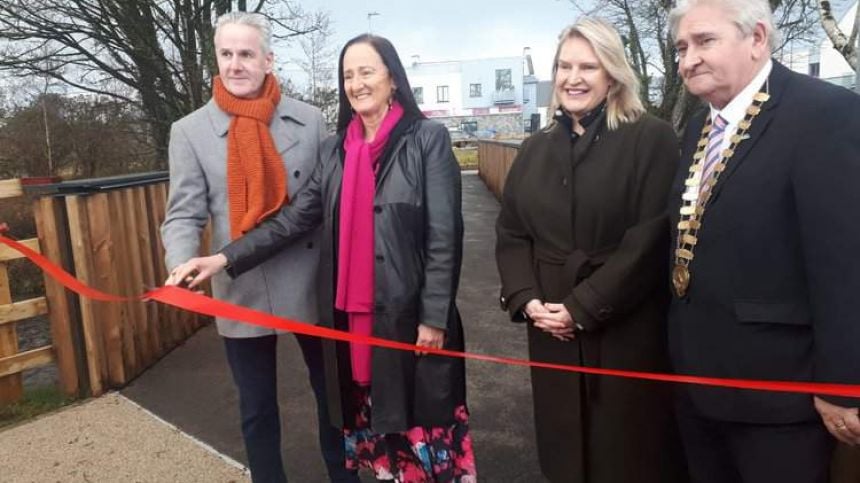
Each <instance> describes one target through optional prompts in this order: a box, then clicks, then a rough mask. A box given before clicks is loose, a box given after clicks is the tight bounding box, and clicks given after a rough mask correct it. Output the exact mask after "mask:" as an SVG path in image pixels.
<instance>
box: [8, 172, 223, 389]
mask: <svg viewBox="0 0 860 483" xmlns="http://www.w3.org/2000/svg"><path fill="white" fill-rule="evenodd" d="M35 191H38V193H37V196H36V198H35V199H34V201H33V208H34V213H35V216H36V226H37V231H38V244H37V243H36V241H35V240H31V241H28V243H29V244H30V245H31V246H34V247H37V248H40V250H41V251H42V253H43V254H44V255H46V256H47V257H48V258H49V259H51V260H52V261H53V262H54V263H56V264H58V265H60V266H62V267H63V268H65V269H66V270H67V271H69V272H72V273H74V274H75V276H76V277H77V278H78V279H79V280H81V281H82V282H84V283H86V284H87V285H89V286H91V287H94V288H97V289H99V290H102V291H105V292H108V293H112V294H117V295H126V296H133V295H138V294H140V293H142V292H144V291H145V290H146V289H148V288H152V287H156V286H158V285H160V284H161V283H162V282H163V281H164V279H165V278H166V277H167V273H166V269H165V268H164V264H163V260H164V252H163V249H162V245H161V239H160V233H159V226H160V225H161V222H162V221H163V220H164V214H165V205H166V201H167V182H166V174H163V173H157V174H155V175H145V176H133V177H120V178H105V179H101V180H84V181H77V182H70V183H60V184H57V185H51V186H47V187H42V188H40V189H38V190H35ZM205 245H206V242H205V240H204V246H205ZM0 260H2V258H0ZM0 275H2V273H0ZM0 279H2V277H0ZM45 285H46V302H47V304H46V305H47V307H48V308H49V310H48V312H49V313H50V314H51V324H52V337H53V344H52V346H50V347H47V348H44V349H43V352H41V353H40V354H42V357H41V358H39V359H38V362H40V363H48V362H51V361H52V360H56V362H57V363H58V367H59V368H60V371H59V372H60V382H61V385H62V389H63V391H64V392H65V393H66V394H69V395H78V394H81V393H90V394H92V395H100V394H102V393H104V392H105V391H106V390H108V389H110V388H115V387H120V386H123V385H125V384H126V383H128V382H129V381H130V380H131V379H133V378H134V377H135V376H137V375H138V374H140V373H141V372H143V370H145V369H146V368H147V367H149V366H150V365H152V364H153V363H154V362H156V361H157V360H158V359H159V358H160V357H161V356H163V355H164V354H165V353H166V352H168V351H170V350H171V349H172V348H174V347H175V346H176V345H178V344H179V343H181V342H182V341H184V340H185V339H186V338H188V336H190V335H191V334H192V333H194V331H195V330H197V329H198V328H199V327H200V326H201V325H203V324H204V323H205V322H206V319H205V318H203V317H197V316H195V315H193V314H190V313H187V312H184V311H180V310H178V309H174V308H171V307H166V306H163V305H158V304H155V303H143V302H138V301H129V302H123V303H115V302H97V301H94V300H91V299H87V298H83V297H77V296H74V295H71V294H70V293H67V292H66V291H65V289H64V288H63V287H61V286H59V285H58V284H56V283H55V282H54V281H53V280H50V279H48V278H46V280H45ZM0 297H2V293H0ZM3 302H4V301H3V300H2V299H0V303H3ZM42 306H45V302H44V301H43V302H42ZM0 313H2V312H0ZM0 320H3V319H0ZM0 327H2V326H0ZM7 338H8V337H7ZM13 338H14V337H13ZM2 340H3V339H2V335H0V341H2ZM0 348H2V346H0ZM5 350H6V351H7V352H10V351H11V350H12V345H11V344H7V347H6V349H5ZM15 350H17V348H15ZM30 352H33V351H30ZM26 354H29V353H25V354H21V355H17V356H14V357H16V358H18V359H20V360H28V361H29V360H33V359H36V356H35V355H31V356H27V355H26ZM0 355H3V353H2V352H0ZM49 355H52V356H51V357H49ZM7 359H8V358H4V359H0V375H4V373H3V371H2V369H3V368H4V367H7V372H8V373H10V374H18V373H20V372H21V370H23V369H26V368H29V367H34V366H35V365H36V362H32V363H30V364H29V365H27V366H26V367H24V366H23V365H22V364H21V363H20V362H19V363H17V365H14V366H12V364H11V363H13V362H15V361H14V360H10V361H7V364H4V363H3V361H6V360H7ZM61 359H62V360H63V363H62V364H61V363H60V362H61ZM6 375H7V377H8V374H6ZM11 377H17V381H18V382H17V384H18V385H19V386H20V375H19V374H18V375H17V376H11ZM17 394H18V395H19V396H20V390H18V393H17ZM14 395H15V394H12V396H14ZM12 399H14V397H13V398H12Z"/></svg>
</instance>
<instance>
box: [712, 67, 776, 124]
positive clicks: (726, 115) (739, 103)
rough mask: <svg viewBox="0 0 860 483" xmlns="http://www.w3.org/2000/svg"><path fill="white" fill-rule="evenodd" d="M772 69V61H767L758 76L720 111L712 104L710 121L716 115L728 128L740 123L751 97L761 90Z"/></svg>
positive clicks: (751, 99) (750, 102)
mask: <svg viewBox="0 0 860 483" xmlns="http://www.w3.org/2000/svg"><path fill="white" fill-rule="evenodd" d="M772 69H773V61H772V60H770V59H768V60H767V63H766V64H765V65H764V66H763V67H762V68H761V69H760V70H759V71H758V74H756V76H755V77H753V80H752V81H750V83H749V84H747V86H746V87H744V88H743V90H742V91H741V92H740V93H739V94H738V95H736V96H735V97H734V99H732V100H731V102H729V103H728V104H726V107H724V108H723V109H722V110H720V109H717V108H716V107H714V106H713V104H712V105H711V119H716V117H717V115H720V116H722V117H723V119H725V120H726V122H727V123H728V125H730V126H733V125H736V124H737V123H739V122H741V120H742V119H743V118H744V116H745V115H746V112H747V108H748V107H749V106H750V104H752V101H753V97H754V96H755V95H756V93H757V92H758V91H760V90H761V86H762V85H763V84H764V82H765V81H766V80H767V78H768V76H769V75H770V71H771V70H772Z"/></svg>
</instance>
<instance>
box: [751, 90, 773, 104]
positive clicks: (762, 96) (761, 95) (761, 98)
mask: <svg viewBox="0 0 860 483" xmlns="http://www.w3.org/2000/svg"><path fill="white" fill-rule="evenodd" d="M769 99H770V94H768V93H767V92H756V94H755V95H754V96H753V100H754V101H756V102H760V103H762V104H764V103H765V102H767V101H768V100H769Z"/></svg>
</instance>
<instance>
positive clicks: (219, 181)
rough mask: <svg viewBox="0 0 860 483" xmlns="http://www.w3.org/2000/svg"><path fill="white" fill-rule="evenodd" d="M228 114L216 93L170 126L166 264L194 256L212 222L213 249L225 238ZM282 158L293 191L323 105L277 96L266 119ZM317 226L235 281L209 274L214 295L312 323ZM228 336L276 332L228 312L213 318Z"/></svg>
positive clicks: (313, 148) (302, 177) (321, 130)
mask: <svg viewBox="0 0 860 483" xmlns="http://www.w3.org/2000/svg"><path fill="white" fill-rule="evenodd" d="M230 120H231V116H230V115H229V114H227V113H225V112H224V111H222V110H221V109H220V108H219V107H218V105H217V104H216V103H215V101H214V100H210V101H209V102H208V103H207V104H206V105H205V106H203V107H201V108H200V109H198V110H196V111H194V112H192V113H191V114H189V115H187V116H185V117H184V118H182V119H180V120H179V121H176V122H175V123H174V124H173V127H172V129H171V132H170V148H169V156H170V162H169V164H170V196H169V198H168V201H167V214H166V216H165V219H164V223H163V224H162V226H161V237H162V241H163V243H164V248H165V252H166V255H165V258H166V260H165V263H166V265H167V268H168V270H170V269H172V268H173V267H175V266H176V265H178V264H180V263H182V262H185V261H186V260H188V259H189V258H192V257H195V256H197V255H198V248H199V247H200V236H201V233H202V232H203V229H204V227H205V226H206V224H207V223H210V222H211V224H212V241H211V247H210V252H211V253H215V252H216V251H217V250H219V249H220V248H221V247H223V246H225V245H227V243H229V242H230V222H229V214H228V208H227V131H228V130H229V127H230ZM269 129H270V132H271V133H272V138H273V140H274V142H275V146H276V147H277V149H278V152H280V154H281V157H282V158H283V160H284V167H285V168H286V174H287V189H288V195H289V197H290V198H292V197H293V196H294V195H295V194H296V193H297V192H298V191H299V190H300V189H301V188H302V186H303V185H304V184H305V183H306V182H307V180H308V179H309V178H310V175H311V172H312V171H313V168H314V166H315V165H316V164H317V160H318V158H319V147H320V142H321V140H322V139H323V138H325V137H326V135H327V133H326V129H325V124H324V122H323V118H322V115H321V113H320V111H319V110H318V109H317V108H315V107H312V106H310V105H308V104H305V103H303V102H299V101H296V100H294V99H290V98H288V97H281V102H280V103H279V104H278V107H277V111H276V113H275V115H274V116H273V118H272V122H271V124H270V126H269ZM318 263H319V230H313V231H311V232H309V233H307V234H305V235H304V236H303V237H302V239H301V240H300V241H299V242H297V243H294V244H293V245H292V246H290V247H289V248H287V249H285V250H282V251H280V252H279V253H278V254H277V255H275V256H274V257H272V258H271V259H269V260H268V261H266V262H265V263H263V264H261V265H260V266H258V267H256V268H254V269H253V270H250V271H249V272H248V273H246V274H245V275H244V276H243V277H241V278H239V279H236V280H232V279H230V277H228V276H227V275H226V274H224V273H219V274H218V275H216V276H215V277H213V279H212V291H213V294H214V296H215V297H216V298H218V299H221V300H226V301H228V302H232V303H235V304H238V305H242V306H245V307H250V308H253V309H257V310H262V311H266V312H270V313H273V314H275V315H279V316H282V317H289V318H292V319H295V320H298V321H303V322H308V323H313V324H315V323H316V322H317V318H318V317H317V307H316V304H315V303H314V301H315V300H316V273H317V265H318ZM216 322H217V324H218V333H219V334H221V335H222V336H225V337H237V338H243V337H259V336H263V335H267V334H272V333H274V332H273V331H272V330H270V329H264V328H260V327H254V326H250V325H245V324H241V323H238V322H235V321H231V320H226V319H220V318H219V319H217V320H216Z"/></svg>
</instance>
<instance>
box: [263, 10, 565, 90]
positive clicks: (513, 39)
mask: <svg viewBox="0 0 860 483" xmlns="http://www.w3.org/2000/svg"><path fill="white" fill-rule="evenodd" d="M299 3H300V5H301V6H302V8H304V9H305V10H323V11H328V12H329V13H330V16H331V19H332V27H333V30H334V38H333V39H332V45H333V46H336V48H337V50H338V52H339V51H340V47H341V46H342V45H343V44H344V43H345V42H346V41H347V40H349V39H350V38H352V37H354V36H356V35H358V34H360V33H364V32H367V30H368V21H367V14H368V13H369V12H377V13H379V15H377V16H373V17H372V19H371V28H372V31H373V33H375V34H378V35H382V36H384V37H387V38H388V39H389V40H391V42H392V43H393V44H394V47H395V48H396V49H397V52H398V53H399V54H400V58H401V60H402V61H403V62H404V64H407V63H409V62H410V61H411V58H412V56H413V55H416V54H417V55H419V56H420V57H421V61H422V62H430V61H442V60H464V59H477V58H487V57H509V56H519V55H522V52H523V47H531V54H532V59H533V62H534V66H535V75H536V76H537V77H538V78H539V79H541V80H547V79H549V77H550V74H551V72H550V71H551V63H552V56H553V54H554V53H555V42H556V38H557V36H558V34H559V33H560V32H561V30H562V29H563V28H564V27H565V26H567V25H569V24H570V23H573V21H574V20H575V19H576V17H577V16H578V10H577V9H576V8H575V7H574V6H573V4H572V3H571V2H570V1H569V0H421V1H415V0H400V1H397V0H301V1H300V2H299ZM276 53H277V55H278V59H277V61H278V64H279V65H280V66H281V67H282V71H281V72H282V75H286V76H290V77H293V78H294V82H297V83H301V81H300V79H301V77H303V74H302V73H301V72H300V71H298V70H297V68H296V65H295V64H294V63H292V62H289V60H290V58H292V57H297V56H299V54H298V52H297V51H296V50H294V49H290V50H289V51H288V52H287V53H283V52H276ZM284 57H286V58H284ZM286 62H289V63H286Z"/></svg>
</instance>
